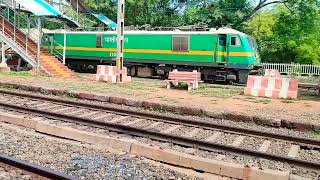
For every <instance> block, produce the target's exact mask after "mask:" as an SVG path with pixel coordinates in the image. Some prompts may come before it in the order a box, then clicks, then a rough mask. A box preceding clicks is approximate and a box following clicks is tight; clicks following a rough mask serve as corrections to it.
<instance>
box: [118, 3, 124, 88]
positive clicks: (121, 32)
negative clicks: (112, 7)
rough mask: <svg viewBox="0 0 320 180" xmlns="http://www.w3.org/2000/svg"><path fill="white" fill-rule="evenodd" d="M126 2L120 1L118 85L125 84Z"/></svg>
mask: <svg viewBox="0 0 320 180" xmlns="http://www.w3.org/2000/svg"><path fill="white" fill-rule="evenodd" d="M124 1H125V0H118V28H117V36H118V37H117V71H118V72H117V83H122V82H123V47H124V46H123V40H124V11H125V2H124Z"/></svg>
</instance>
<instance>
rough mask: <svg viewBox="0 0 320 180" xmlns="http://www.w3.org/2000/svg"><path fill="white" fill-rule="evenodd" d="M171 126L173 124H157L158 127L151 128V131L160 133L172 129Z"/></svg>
mask: <svg viewBox="0 0 320 180" xmlns="http://www.w3.org/2000/svg"><path fill="white" fill-rule="evenodd" d="M172 126H174V124H164V123H162V124H159V125H158V126H156V127H153V128H152V131H156V132H162V131H164V130H166V129H168V128H170V127H172Z"/></svg>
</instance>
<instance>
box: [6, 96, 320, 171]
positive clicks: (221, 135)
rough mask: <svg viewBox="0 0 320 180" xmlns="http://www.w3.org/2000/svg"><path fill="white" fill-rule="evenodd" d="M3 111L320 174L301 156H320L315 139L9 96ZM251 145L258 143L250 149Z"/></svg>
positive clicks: (315, 162)
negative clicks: (251, 142)
mask: <svg viewBox="0 0 320 180" xmlns="http://www.w3.org/2000/svg"><path fill="white" fill-rule="evenodd" d="M0 107H2V108H6V109H10V110H14V111H18V112H23V113H28V114H36V115H39V116H43V117H47V118H52V119H57V120H61V121H64V122H70V123H77V124H83V125H86V126H92V127H98V128H103V129H107V130H109V131H114V132H118V133H124V134H129V135H132V136H137V137H145V138H150V139H153V140H159V141H164V142H171V143H173V144H177V145H181V146H185V147H193V148H198V149H201V150H206V151H217V150H221V151H227V152H231V153H235V154H241V155H247V156H253V157H257V158H264V159H268V160H274V161H279V162H284V163H288V164H292V165H296V166H300V167H305V168H310V169H315V170H320V160H319V158H320V157H316V155H315V156H311V157H309V158H304V157H302V156H301V157H300V154H301V153H303V152H310V153H315V154H317V153H319V152H320V141H319V140H316V139H308V138H301V137H293V136H286V135H280V134H275V133H271V132H262V131H256V130H250V129H244V128H238V127H233V126H225V125H219V124H214V123H211V122H204V121H197V120H190V119H184V118H176V117H169V116H162V115H155V114H152V113H143V112H138V111H133V110H127V109H121V108H114V107H110V106H106V105H101V104H88V103H82V102H77V101H69V100H63V99H58V98H50V97H46V96H37V95H31V94H21V93H16V92H9V91H0ZM250 141H255V142H258V143H254V145H252V144H251V145H249V144H248V142H250ZM276 146H279V147H281V148H280V150H278V151H276V152H274V151H272V148H271V147H276ZM317 158H318V159H317Z"/></svg>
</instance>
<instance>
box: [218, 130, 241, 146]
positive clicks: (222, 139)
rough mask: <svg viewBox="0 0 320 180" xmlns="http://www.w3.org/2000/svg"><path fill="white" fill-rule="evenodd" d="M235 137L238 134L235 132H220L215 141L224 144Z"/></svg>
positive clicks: (230, 142) (229, 142)
mask: <svg viewBox="0 0 320 180" xmlns="http://www.w3.org/2000/svg"><path fill="white" fill-rule="evenodd" d="M237 137H238V136H237V135H235V134H229V133H223V134H221V136H219V137H218V139H217V140H216V143H219V144H224V145H228V144H232V143H233V142H234V141H235V139H236V138H237Z"/></svg>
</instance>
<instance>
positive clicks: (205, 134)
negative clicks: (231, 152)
mask: <svg viewBox="0 0 320 180" xmlns="http://www.w3.org/2000/svg"><path fill="white" fill-rule="evenodd" d="M214 133H216V132H215V131H210V130H203V129H201V131H200V132H199V133H198V134H197V135H196V136H194V137H193V138H195V139H197V140H203V139H206V138H208V137H210V136H212V135H213V134H214Z"/></svg>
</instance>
